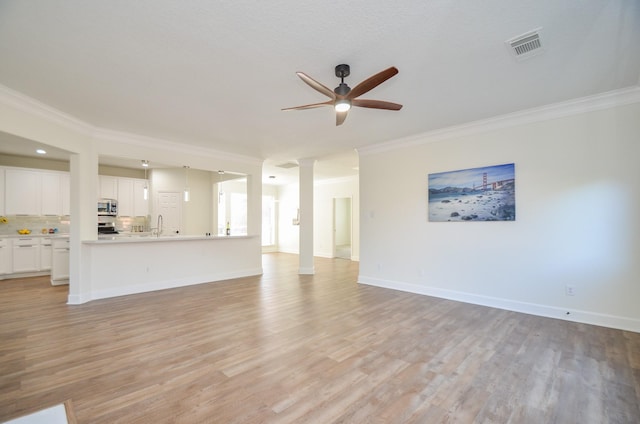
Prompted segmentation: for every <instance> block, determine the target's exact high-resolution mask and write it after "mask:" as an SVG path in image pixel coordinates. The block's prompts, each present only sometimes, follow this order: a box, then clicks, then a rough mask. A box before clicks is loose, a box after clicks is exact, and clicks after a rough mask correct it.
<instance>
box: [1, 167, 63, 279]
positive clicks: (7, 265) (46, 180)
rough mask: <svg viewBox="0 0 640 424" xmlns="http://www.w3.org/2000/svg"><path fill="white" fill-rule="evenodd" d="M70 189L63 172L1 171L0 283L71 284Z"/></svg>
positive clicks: (21, 169)
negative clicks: (44, 279) (46, 278)
mask: <svg viewBox="0 0 640 424" xmlns="http://www.w3.org/2000/svg"><path fill="white" fill-rule="evenodd" d="M68 186H69V181H68V174H66V175H65V173H63V172H58V171H49V170H47V171H44V170H35V169H26V168H9V167H0V199H2V200H0V280H4V279H10V278H18V277H30V276H41V275H50V276H51V278H50V281H51V284H52V285H62V284H69V228H70V220H69V189H68ZM64 187H66V190H65V189H64Z"/></svg>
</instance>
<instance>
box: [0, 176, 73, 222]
mask: <svg viewBox="0 0 640 424" xmlns="http://www.w3.org/2000/svg"><path fill="white" fill-rule="evenodd" d="M0 171H1V172H2V173H3V175H4V184H0V185H1V186H2V189H3V190H4V192H5V195H4V197H3V199H4V201H5V203H4V208H3V209H4V210H3V211H2V212H0V213H3V214H5V215H68V214H69V212H68V209H69V174H68V173H66V172H57V171H40V170H37V169H18V168H15V169H14V168H8V169H2V170H0ZM0 182H1V181H0ZM65 202H66V209H67V212H66V213H65Z"/></svg>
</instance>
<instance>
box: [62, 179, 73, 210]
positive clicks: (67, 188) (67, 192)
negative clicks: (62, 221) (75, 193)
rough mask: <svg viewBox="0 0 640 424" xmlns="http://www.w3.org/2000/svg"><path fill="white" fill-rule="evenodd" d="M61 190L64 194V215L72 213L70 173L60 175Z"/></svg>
mask: <svg viewBox="0 0 640 424" xmlns="http://www.w3.org/2000/svg"><path fill="white" fill-rule="evenodd" d="M60 191H61V195H62V215H65V216H69V215H71V177H70V175H69V174H68V173H64V174H61V175H60Z"/></svg>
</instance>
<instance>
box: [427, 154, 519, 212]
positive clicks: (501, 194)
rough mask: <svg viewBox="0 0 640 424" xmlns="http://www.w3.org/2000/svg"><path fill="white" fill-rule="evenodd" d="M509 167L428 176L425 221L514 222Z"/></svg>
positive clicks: (512, 173) (511, 169) (512, 175)
mask: <svg viewBox="0 0 640 424" xmlns="http://www.w3.org/2000/svg"><path fill="white" fill-rule="evenodd" d="M515 188H516V180H515V166H514V164H513V163H510V164H503V165H494V166H487V167H483V168H471V169H462V170H457V171H449V172H440V173H435V174H429V192H428V198H429V221H430V222H456V221H459V222H460V221H515V219H516V208H515Z"/></svg>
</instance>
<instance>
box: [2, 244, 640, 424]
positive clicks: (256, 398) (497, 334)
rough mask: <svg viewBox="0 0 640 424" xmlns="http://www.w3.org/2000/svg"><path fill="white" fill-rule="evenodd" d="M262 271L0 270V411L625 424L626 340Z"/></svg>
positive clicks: (633, 418) (352, 279)
mask: <svg viewBox="0 0 640 424" xmlns="http://www.w3.org/2000/svg"><path fill="white" fill-rule="evenodd" d="M263 262H264V270H265V273H264V275H263V276H259V277H251V278H242V279H237V280H230V281H225V282H216V283H210V284H202V285H198V286H192V287H185V288H180V289H171V290H164V291H160V292H154V293H147V294H140V295H133V296H126V297H120V298H115V299H107V300H101V301H95V302H90V303H88V304H85V305H79V306H68V305H66V304H65V303H66V297H67V288H66V286H59V287H52V286H51V285H49V284H48V281H47V279H46V278H39V277H35V278H29V279H19V280H5V281H0V422H3V421H5V420H8V419H11V418H14V417H17V416H19V415H23V414H25V413H28V412H31V411H34V410H37V409H41V408H43V407H47V406H50V405H55V404H58V403H61V402H64V401H65V400H67V399H72V400H73V404H74V407H75V412H76V417H77V421H78V423H81V424H85V423H92V424H101V423H110V424H113V423H126V424H132V423H189V424H191V423H451V422H456V423H518V424H520V423H536V424H538V423H581V424H584V423H599V424H600V423H639V422H640V407H639V404H640V334H637V333H631V332H624V331H619V330H612V329H607V328H602V327H595V326H589V325H583V324H577V323H571V322H564V321H560V320H553V319H548V318H541V317H534V316H530V315H524V314H518V313H514V312H508V311H502V310H498V309H492V308H487V307H481V306H475V305H468V304H463V303H457V302H453V301H447V300H442V299H435V298H430V297H427V296H420V295H414V294H409V293H403V292H398V291H393V290H387V289H381V288H376V287H370V286H365V285H359V284H357V283H356V278H357V266H358V264H357V263H356V262H350V261H347V260H343V259H336V260H330V259H322V258H316V259H315V266H316V274H315V275H314V276H307V275H305V276H300V275H298V274H297V269H298V257H297V256H295V255H289V254H267V255H264V257H263Z"/></svg>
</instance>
